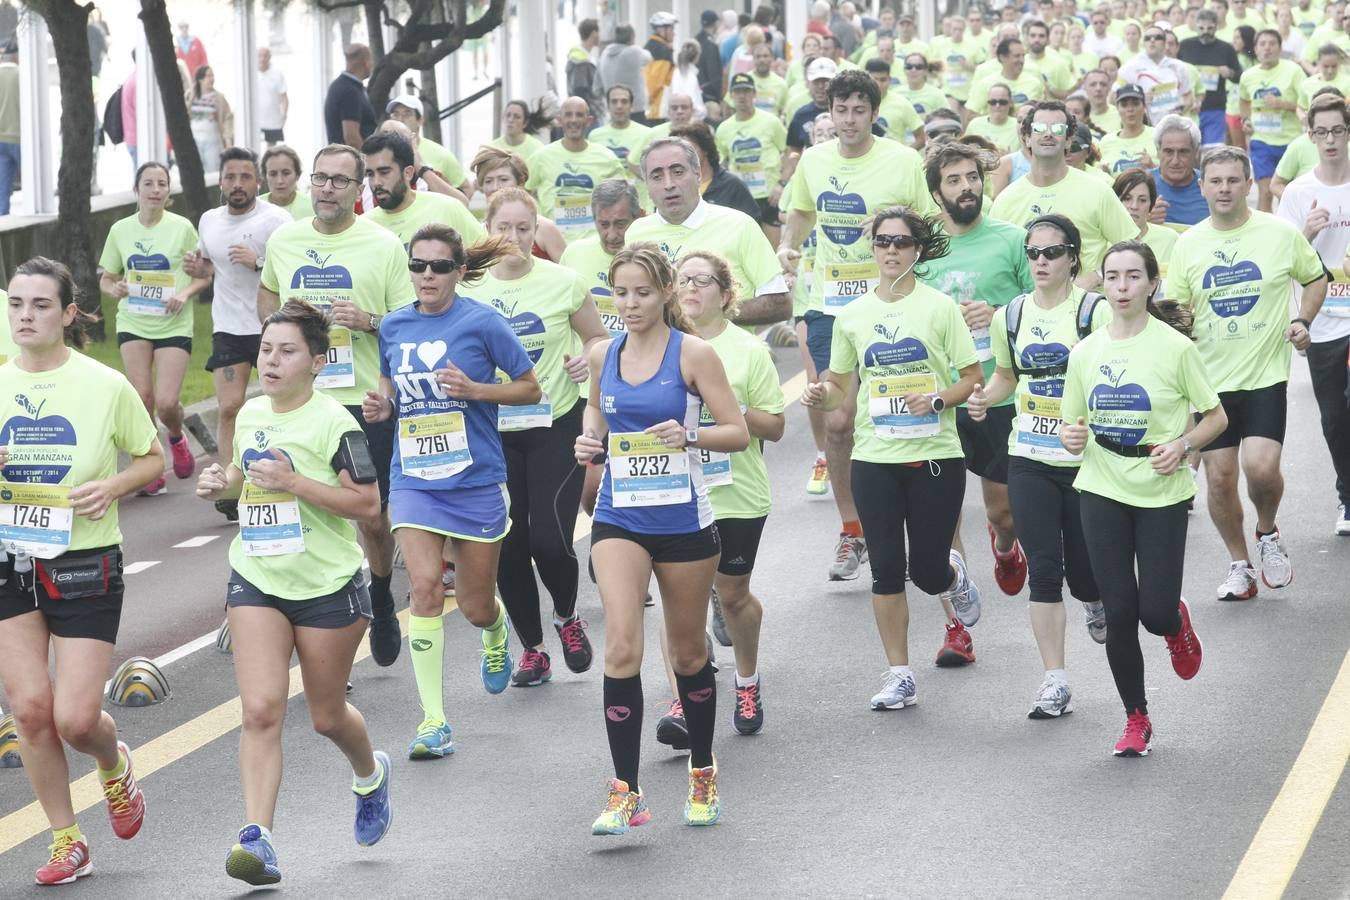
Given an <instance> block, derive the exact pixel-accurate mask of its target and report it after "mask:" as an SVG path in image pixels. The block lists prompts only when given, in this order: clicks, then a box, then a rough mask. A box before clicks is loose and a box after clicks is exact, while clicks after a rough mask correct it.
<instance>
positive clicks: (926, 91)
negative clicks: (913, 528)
mask: <svg viewBox="0 0 1350 900" xmlns="http://www.w3.org/2000/svg"><path fill="white" fill-rule="evenodd" d="M891 94H895V95H897V96H899V97H904V98H905V99H906V100H908V101H909V104H910V106H913V107H914V111H915V112H916V113H918V114H919V118H920V119H926V118H927V117H928V115H929V114H930V113H932V111H933V110H935V109H946V108H947V95H946V94H944V93H942V91H941V90H940V89H939V88H935V87H933V86H932V85H931V84H928V83H927V82H924V84H923V85H922V86H921V87H920V88H919V89H918V90H911V89H910V87H909V85H907V84H895V85H891V89H890V90H889V91H887V92H886V96H888V97H889V96H890V95H891Z"/></svg>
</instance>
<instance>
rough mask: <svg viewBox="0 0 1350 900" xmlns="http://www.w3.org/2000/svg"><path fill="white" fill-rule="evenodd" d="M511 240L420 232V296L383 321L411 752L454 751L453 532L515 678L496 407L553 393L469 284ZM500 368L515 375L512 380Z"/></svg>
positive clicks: (468, 583) (464, 606)
mask: <svg viewBox="0 0 1350 900" xmlns="http://www.w3.org/2000/svg"><path fill="white" fill-rule="evenodd" d="M512 251H513V248H512V245H511V244H510V243H509V242H508V241H506V240H504V239H501V238H490V239H488V240H485V241H482V242H480V243H478V244H474V245H473V246H472V247H469V248H468V249H467V250H466V249H465V247H464V243H463V241H462V240H461V239H460V237H459V235H458V234H456V233H455V232H454V230H453V229H451V228H448V227H446V226H444V225H436V224H432V225H425V226H423V227H422V228H421V229H419V230H418V231H417V233H416V234H414V235H413V239H412V242H411V246H410V253H411V254H412V256H411V258H410V259H409V260H408V263H407V265H408V269H409V270H410V271H411V272H412V273H413V278H414V284H415V285H416V294H417V300H416V301H415V302H414V304H413V305H412V306H408V307H404V308H402V309H399V310H397V311H395V312H393V313H391V314H390V315H389V319H388V325H387V326H386V327H385V330H384V331H382V332H381V335H380V386H379V389H378V391H367V392H366V395H365V400H364V402H363V403H362V413H363V414H364V416H365V418H366V420H367V421H370V422H388V421H391V420H396V421H397V427H398V436H399V437H398V443H397V445H396V447H395V450H394V459H393V465H392V473H391V481H392V484H391V488H392V490H391V491H390V494H389V508H390V517H391V519H392V520H393V528H394V533H395V535H396V536H397V538H398V543H399V549H400V550H401V551H402V553H403V560H404V562H405V563H406V565H407V567H408V579H409V581H410V582H411V584H412V601H411V603H412V609H411V611H410V615H409V616H408V646H409V647H410V648H411V653H412V665H413V675H414V677H415V679H416V681H417V696H418V699H419V700H420V702H421V704H422V716H423V718H422V723H421V724H420V725H419V726H418V727H417V735H416V737H414V738H413V740H412V743H411V744H409V746H408V758H409V759H439V758H442V757H444V756H446V755H448V754H450V753H454V752H455V749H454V744H453V742H452V740H451V730H450V725H449V723H448V722H447V720H446V716H445V703H444V699H443V680H444V678H445V670H444V657H445V632H444V626H443V622H442V617H443V615H444V611H445V595H444V593H443V590H442V587H441V571H442V553H443V550H444V546H445V541H446V539H447V538H449V539H450V543H451V544H452V546H453V554H454V557H455V602H456V604H457V605H458V606H459V609H460V610H461V611H462V612H463V613H464V618H465V619H466V620H467V621H468V622H469V623H470V624H471V625H474V626H475V627H477V628H479V629H481V630H482V632H483V659H482V663H481V665H480V674H481V676H482V679H483V687H484V688H486V689H487V691H488V693H490V694H500V693H501V692H502V691H504V690H506V685H507V683H508V682H509V680H510V678H511V649H510V643H509V640H510V632H511V625H510V621H509V620H508V619H507V617H506V608H505V607H504V606H503V605H502V603H501V601H500V600H498V599H497V598H496V597H495V596H493V591H492V586H493V582H494V581H495V580H496V577H497V557H498V554H499V552H500V550H501V540H502V538H503V537H504V536H505V535H506V532H507V531H508V530H509V529H510V528H511V520H510V519H509V518H508V517H507V511H506V504H507V495H506V477H507V474H506V463H505V460H504V459H503V458H502V445H501V438H500V437H499V436H498V434H497V409H498V404H499V403H500V404H503V405H512V406H522V405H525V404H530V403H538V402H539V399H540V396H541V393H540V389H539V381H538V380H537V379H536V378H535V376H534V369H533V365H532V363H531V362H530V359H529V357H528V356H526V354H525V350H524V348H523V347H521V345H520V341H518V340H517V339H516V337H515V334H514V332H513V331H512V330H511V327H510V325H509V324H508V323H507V321H506V320H505V319H504V318H503V317H501V316H499V315H497V314H496V313H494V312H493V311H492V309H491V308H490V307H488V306H487V305H486V304H482V303H478V302H477V301H474V300H470V299H469V298H467V297H461V296H459V295H458V292H457V288H458V287H459V285H460V284H461V283H462V282H470V283H471V282H473V281H475V280H477V279H478V278H480V277H482V275H483V273H484V272H486V271H487V269H488V267H489V266H491V265H492V264H493V263H495V262H496V261H497V260H499V259H501V258H502V257H504V256H505V255H506V254H508V253H510V252H512ZM499 370H500V371H503V372H505V373H506V375H507V376H508V378H509V379H510V380H509V381H506V382H503V383H500V384H499V383H498V382H497V372H498V371H499ZM395 388H397V392H396V391H395Z"/></svg>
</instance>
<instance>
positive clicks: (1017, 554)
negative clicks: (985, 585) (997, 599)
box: [984, 522, 1027, 597]
mask: <svg viewBox="0 0 1350 900" xmlns="http://www.w3.org/2000/svg"><path fill="white" fill-rule="evenodd" d="M984 527H985V528H986V529H988V531H989V549H990V550H992V551H994V580H995V581H997V582H998V586H999V589H1000V590H1002V591H1003V593H1005V594H1007V595H1008V596H1009V597H1016V596H1017V595H1018V594H1020V593H1021V592H1022V586H1023V585H1025V584H1026V583H1027V555H1026V554H1025V553H1023V552H1022V542H1021V541H1017V540H1014V541H1013V546H1012V549H1011V550H1009V551H1008V552H1007V553H1001V552H999V549H998V545H997V543H996V542H995V540H994V526H993V525H990V524H989V523H988V522H986V523H985V525H984Z"/></svg>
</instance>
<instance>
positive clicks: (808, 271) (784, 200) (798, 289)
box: [778, 176, 816, 318]
mask: <svg viewBox="0 0 1350 900" xmlns="http://www.w3.org/2000/svg"><path fill="white" fill-rule="evenodd" d="M800 186H801V182H800V181H799V180H798V179H797V178H796V177H795V176H794V177H793V178H792V180H790V181H789V182H788V184H787V187H785V188H783V195H782V196H781V197H779V198H778V208H779V210H781V211H782V213H783V218H784V219H786V218H787V214H788V211H789V210H791V209H792V197H793V194H794V192H795V191H797V190H800V189H801V187H800ZM800 249H801V254H802V255H801V257H800V258H799V259H798V260H797V278H796V281H795V283H794V284H793V285H792V315H793V316H794V317H795V318H800V317H801V316H803V315H805V314H806V311H807V309H809V308H810V304H811V280H812V278H813V277H814V274H815V268H816V229H814V228H812V229H811V232H810V233H809V234H808V235H807V236H806V240H804V241H802V246H801V248H800Z"/></svg>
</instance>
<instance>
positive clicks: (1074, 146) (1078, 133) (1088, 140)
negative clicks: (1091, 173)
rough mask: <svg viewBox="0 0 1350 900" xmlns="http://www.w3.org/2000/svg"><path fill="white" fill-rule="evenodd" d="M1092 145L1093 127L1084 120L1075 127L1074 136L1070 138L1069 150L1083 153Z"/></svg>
mask: <svg viewBox="0 0 1350 900" xmlns="http://www.w3.org/2000/svg"><path fill="white" fill-rule="evenodd" d="M1091 147H1092V129H1091V128H1088V127H1087V126H1086V125H1084V124H1083V123H1082V122H1079V123H1078V124H1077V125H1075V126H1074V127H1073V137H1072V138H1071V139H1070V140H1069V150H1070V151H1071V152H1074V153H1081V152H1083V151H1084V150H1087V149H1089V148H1091Z"/></svg>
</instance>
